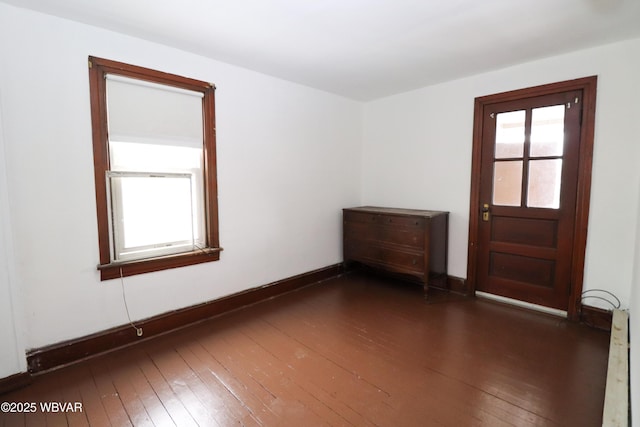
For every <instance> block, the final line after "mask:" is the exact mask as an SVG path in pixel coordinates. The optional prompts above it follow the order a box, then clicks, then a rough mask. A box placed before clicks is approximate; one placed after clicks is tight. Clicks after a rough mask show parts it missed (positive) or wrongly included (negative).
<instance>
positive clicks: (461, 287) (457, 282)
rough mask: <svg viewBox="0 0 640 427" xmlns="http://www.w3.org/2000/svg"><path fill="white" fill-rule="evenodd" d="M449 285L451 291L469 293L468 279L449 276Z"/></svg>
mask: <svg viewBox="0 0 640 427" xmlns="http://www.w3.org/2000/svg"><path fill="white" fill-rule="evenodd" d="M447 287H448V288H449V290H450V291H451V292H455V293H458V294H462V295H466V296H468V295H469V293H470V292H469V286H468V284H467V280H466V279H463V278H461V277H455V276H447Z"/></svg>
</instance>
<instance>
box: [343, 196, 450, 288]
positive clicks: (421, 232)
mask: <svg viewBox="0 0 640 427" xmlns="http://www.w3.org/2000/svg"><path fill="white" fill-rule="evenodd" d="M343 224H344V225H343V236H344V242H343V245H344V246H343V248H344V262H345V265H348V264H349V263H350V262H354V261H355V262H360V263H362V264H365V265H368V266H370V267H374V268H378V269H383V270H385V271H388V272H392V273H399V274H402V275H405V276H408V277H411V278H415V279H418V281H419V282H420V283H421V284H422V285H423V286H424V293H425V297H426V296H427V289H428V286H429V283H431V284H436V285H438V286H440V287H446V281H447V240H448V229H449V213H448V212H441V211H425V210H415V209H397V208H381V207H373V206H362V207H357V208H348V209H343Z"/></svg>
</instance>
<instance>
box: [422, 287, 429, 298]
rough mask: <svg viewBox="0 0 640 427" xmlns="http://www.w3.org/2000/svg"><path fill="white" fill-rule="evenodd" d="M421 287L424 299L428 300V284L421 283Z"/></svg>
mask: <svg viewBox="0 0 640 427" xmlns="http://www.w3.org/2000/svg"><path fill="white" fill-rule="evenodd" d="M423 289H424V299H425V300H428V299H429V284H428V283H425V284H424V285H423Z"/></svg>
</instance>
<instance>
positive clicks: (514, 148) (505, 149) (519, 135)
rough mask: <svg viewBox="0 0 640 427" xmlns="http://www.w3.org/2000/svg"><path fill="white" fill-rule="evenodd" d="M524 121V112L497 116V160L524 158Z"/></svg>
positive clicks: (511, 112)
mask: <svg viewBox="0 0 640 427" xmlns="http://www.w3.org/2000/svg"><path fill="white" fill-rule="evenodd" d="M524 120H525V111H524V110H519V111H510V112H508V113H499V114H498V115H497V116H496V152H495V157H496V159H508V158H514V157H515V158H519V157H522V153H523V151H524Z"/></svg>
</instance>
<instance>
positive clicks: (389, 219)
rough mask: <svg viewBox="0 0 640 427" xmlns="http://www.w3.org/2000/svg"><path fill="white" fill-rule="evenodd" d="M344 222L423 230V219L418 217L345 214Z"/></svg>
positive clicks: (363, 213)
mask: <svg viewBox="0 0 640 427" xmlns="http://www.w3.org/2000/svg"><path fill="white" fill-rule="evenodd" d="M344 220H345V221H347V222H360V223H363V224H376V225H388V226H394V227H409V228H423V227H424V224H425V219H424V218H420V217H407V216H400V215H385V214H380V213H367V212H349V211H347V212H345V213H344Z"/></svg>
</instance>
